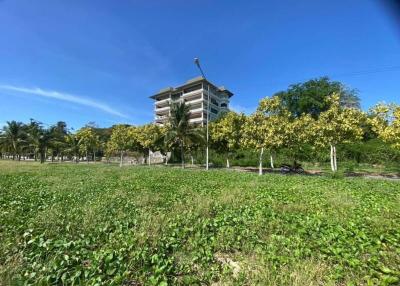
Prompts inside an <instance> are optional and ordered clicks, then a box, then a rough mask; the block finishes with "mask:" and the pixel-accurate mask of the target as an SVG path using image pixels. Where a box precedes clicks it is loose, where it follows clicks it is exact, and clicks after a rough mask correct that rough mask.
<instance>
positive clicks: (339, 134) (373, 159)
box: [0, 77, 400, 174]
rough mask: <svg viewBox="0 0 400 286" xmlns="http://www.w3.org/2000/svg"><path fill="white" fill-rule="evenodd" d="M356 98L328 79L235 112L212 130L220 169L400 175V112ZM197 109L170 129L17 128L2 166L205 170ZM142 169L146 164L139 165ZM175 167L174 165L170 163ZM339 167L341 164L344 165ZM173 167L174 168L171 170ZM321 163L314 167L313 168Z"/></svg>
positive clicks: (5, 137) (1, 150)
mask: <svg viewBox="0 0 400 286" xmlns="http://www.w3.org/2000/svg"><path fill="white" fill-rule="evenodd" d="M359 107H360V100H359V98H358V96H357V92H356V91H355V90H351V89H348V88H346V87H345V86H344V85H343V84H341V83H340V82H335V81H331V80H329V79H328V78H326V77H323V78H319V79H314V80H310V81H307V82H305V83H300V84H295V85H292V86H290V87H289V88H288V89H287V90H286V91H282V92H278V93H276V94H274V95H273V96H271V97H266V98H263V99H261V100H260V102H259V105H258V108H257V110H256V111H255V112H254V113H253V114H250V115H244V114H239V113H235V112H228V113H226V114H223V115H221V117H220V118H219V119H218V120H216V121H213V122H210V124H209V130H210V133H209V134H210V137H209V146H210V153H211V155H212V156H211V158H210V161H211V163H212V165H213V166H224V165H225V166H226V167H228V168H229V167H231V166H232V165H239V166H249V165H251V166H254V167H255V166H258V168H259V173H260V174H262V173H263V171H264V169H265V167H266V166H265V164H264V161H265V157H269V164H268V165H269V167H270V168H271V169H274V168H276V167H279V165H281V164H282V163H286V164H287V163H290V164H293V165H296V164H297V162H302V164H303V165H305V166H314V167H313V168H317V167H318V166H323V168H325V166H326V165H328V166H330V168H329V169H330V170H331V171H332V172H337V171H338V166H340V164H343V165H342V166H344V167H345V168H342V171H348V170H351V169H357V168H358V166H359V165H360V164H369V165H370V168H373V166H374V165H375V166H377V167H378V168H377V169H382V168H381V165H385V166H390V168H391V169H392V170H397V172H398V170H399V169H400V164H399V161H400V143H399V142H400V131H399V130H400V107H399V106H397V105H395V104H382V103H379V104H377V105H376V106H375V107H373V108H371V110H369V111H367V112H364V111H362V110H360V108H359ZM189 113H190V111H189V108H188V106H186V105H185V104H184V102H181V103H179V104H175V105H174V106H172V112H171V117H170V121H169V122H168V123H167V124H166V125H165V126H162V127H161V126H157V125H154V124H146V125H142V126H128V125H115V126H112V127H111V128H98V127H96V125H95V124H93V123H91V124H88V125H86V126H84V127H82V128H81V129H79V130H77V131H76V132H72V131H70V130H68V128H67V125H66V123H65V122H62V121H60V122H58V123H56V124H55V125H53V126H50V127H49V128H45V127H43V124H41V123H40V122H38V121H35V120H33V119H32V120H31V121H30V122H29V123H27V124H24V123H21V122H16V121H10V122H8V123H7V125H6V126H5V127H4V128H3V129H2V131H1V133H0V154H1V157H2V158H7V159H14V160H21V159H22V160H24V159H34V160H40V161H41V162H42V163H43V162H45V161H46V160H51V161H64V160H69V161H74V162H80V161H87V162H89V161H96V160H100V158H101V159H104V158H105V159H107V158H111V157H117V158H119V161H120V166H122V165H123V161H124V156H125V155H129V157H132V156H136V157H141V158H142V160H141V161H140V162H141V163H148V164H151V156H150V155H151V153H152V152H154V151H160V152H161V153H162V154H164V155H165V157H167V156H166V154H167V153H172V156H170V157H171V160H170V162H172V163H174V162H178V161H179V162H181V164H182V166H183V167H184V166H185V158H189V157H190V158H191V161H192V164H193V163H197V164H204V161H205V160H204V149H205V148H204V147H205V143H206V136H205V134H206V132H205V130H204V129H205V128H204V126H203V127H201V126H197V127H196V126H193V125H190V124H189ZM137 161H138V162H139V160H137ZM166 161H167V160H166ZM338 161H339V163H338ZM166 163H168V162H166ZM310 163H313V164H310Z"/></svg>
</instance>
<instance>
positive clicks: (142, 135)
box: [133, 124, 165, 165]
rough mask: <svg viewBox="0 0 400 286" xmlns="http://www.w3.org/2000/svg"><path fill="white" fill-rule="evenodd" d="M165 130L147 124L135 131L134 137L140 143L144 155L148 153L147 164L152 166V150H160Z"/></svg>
mask: <svg viewBox="0 0 400 286" xmlns="http://www.w3.org/2000/svg"><path fill="white" fill-rule="evenodd" d="M164 129H165V128H162V127H160V126H158V125H155V124H146V125H143V126H140V127H138V128H137V129H135V130H134V132H133V136H134V137H135V138H136V140H137V141H138V142H139V143H140V145H141V147H142V150H143V151H144V153H148V160H147V163H148V164H149V165H150V164H151V157H150V155H151V152H152V149H153V150H154V149H159V147H160V146H159V144H160V138H162V136H163V134H164V133H165V130H164Z"/></svg>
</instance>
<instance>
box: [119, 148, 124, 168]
mask: <svg viewBox="0 0 400 286" xmlns="http://www.w3.org/2000/svg"><path fill="white" fill-rule="evenodd" d="M123 157H124V151H121V160H120V161H119V166H120V167H122V160H123Z"/></svg>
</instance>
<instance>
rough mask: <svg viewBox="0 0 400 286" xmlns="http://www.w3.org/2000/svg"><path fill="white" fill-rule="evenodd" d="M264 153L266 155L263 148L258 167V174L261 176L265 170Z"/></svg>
mask: <svg viewBox="0 0 400 286" xmlns="http://www.w3.org/2000/svg"><path fill="white" fill-rule="evenodd" d="M263 153H264V147H262V148H261V152H260V165H259V166H258V174H259V175H260V176H261V175H262V174H263V169H262V158H263Z"/></svg>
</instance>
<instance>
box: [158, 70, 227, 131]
mask: <svg viewBox="0 0 400 286" xmlns="http://www.w3.org/2000/svg"><path fill="white" fill-rule="evenodd" d="M208 90H210V94H208ZM232 95H233V93H232V92H230V91H229V90H227V89H226V88H225V87H223V86H221V87H217V86H215V85H214V84H212V83H211V82H209V81H207V80H206V79H204V78H203V77H197V78H194V79H191V80H188V81H187V82H186V83H185V84H183V85H181V86H178V87H175V88H173V87H168V88H165V89H162V90H160V91H159V92H158V93H157V94H155V95H153V96H150V98H152V99H154V114H155V116H154V122H155V123H156V124H158V125H164V124H165V123H166V122H167V121H168V118H169V116H170V115H171V105H172V104H174V103H178V102H185V104H187V105H189V108H190V119H189V122H190V123H193V124H199V125H205V123H206V121H207V115H208V116H209V120H210V121H211V120H214V119H216V118H218V116H219V115H220V114H221V113H223V112H226V111H229V99H230V97H231V96H232ZM208 98H210V103H209V102H208ZM208 104H210V106H208ZM208 107H209V108H208ZM208 113H209V114H208Z"/></svg>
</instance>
